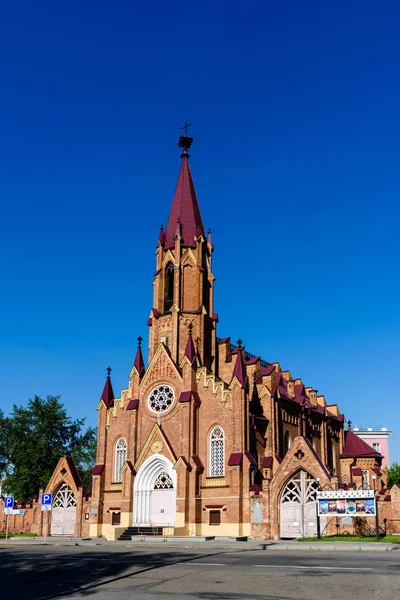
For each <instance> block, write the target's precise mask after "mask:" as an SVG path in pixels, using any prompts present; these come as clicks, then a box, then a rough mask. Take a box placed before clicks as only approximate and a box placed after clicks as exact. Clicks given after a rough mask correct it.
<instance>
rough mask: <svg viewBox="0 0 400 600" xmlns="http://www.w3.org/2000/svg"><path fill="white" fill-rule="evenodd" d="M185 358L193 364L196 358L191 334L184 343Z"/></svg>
mask: <svg viewBox="0 0 400 600" xmlns="http://www.w3.org/2000/svg"><path fill="white" fill-rule="evenodd" d="M185 356H186V357H187V358H188V359H189V361H190V362H191V363H192V364H193V363H194V361H195V358H196V349H195V347H194V343H193V337H192V334H191V333H189V337H188V341H187V343H186V349H185Z"/></svg>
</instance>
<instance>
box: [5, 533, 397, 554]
mask: <svg viewBox="0 0 400 600" xmlns="http://www.w3.org/2000/svg"><path fill="white" fill-rule="evenodd" d="M43 545H44V544H43V538H39V537H38V538H9V540H8V542H6V541H5V540H0V546H2V547H4V546H8V547H14V548H15V547H17V546H18V547H22V546H25V547H26V546H43ZM46 546H86V547H91V546H107V547H108V548H112V547H118V548H123V547H125V548H146V547H148V548H149V547H154V548H157V547H158V548H160V546H162V547H164V548H166V547H168V548H172V547H174V548H185V549H186V548H191V549H192V548H202V549H204V548H208V549H215V550H220V549H230V550H233V549H235V550H236V549H239V548H240V550H246V551H251V550H266V551H268V552H280V551H281V552H282V551H286V552H288V551H289V552H393V551H395V550H399V549H400V545H399V544H384V543H382V542H376V543H374V542H372V543H371V542H363V543H357V542H335V543H329V542H325V543H320V544H319V543H317V542H309V543H307V542H280V541H276V542H274V541H265V542H263V541H260V540H257V541H256V540H248V541H243V540H240V539H239V540H236V539H229V538H227V539H223V540H207V539H206V538H194V537H193V538H180V539H179V540H178V539H176V538H173V537H170V538H157V539H155V538H150V539H149V538H148V537H143V538H140V537H139V536H138V537H137V539H134V540H132V541H131V542H129V541H124V542H111V541H107V540H103V539H81V538H71V539H63V538H58V539H57V538H47V540H46Z"/></svg>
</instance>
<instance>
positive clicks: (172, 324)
mask: <svg viewBox="0 0 400 600" xmlns="http://www.w3.org/2000/svg"><path fill="white" fill-rule="evenodd" d="M191 143H192V139H191V138H189V137H187V136H186V135H185V136H182V137H181V138H180V141H179V145H180V147H181V148H182V155H181V159H182V163H181V168H180V173H179V177H178V182H177V186H176V190H175V194H174V197H173V201H172V206H171V209H170V214H169V219H168V222H167V226H166V228H165V230H164V228H163V227H161V231H160V234H159V238H158V243H157V249H156V273H155V277H154V281H153V306H152V308H151V311H150V315H149V319H148V325H149V329H150V334H149V347H148V366H147V368H146V367H145V365H144V359H143V355H142V348H141V339H139V344H138V348H137V352H136V357H135V360H134V364H133V367H132V370H131V372H130V380H129V385H128V386H127V388H126V389H124V390H122V392H121V394H120V396H119V397H118V398H117V397H115V396H114V392H113V389H112V384H111V378H110V374H109V375H108V377H107V380H106V383H105V386H104V390H103V393H102V396H101V400H100V404H99V405H98V411H99V421H98V432H99V433H98V451H97V465H96V467H95V469H94V471H93V495H92V499H91V502H92V508H93V516H92V517H91V521H92V522H91V525H90V534H91V535H103V536H105V537H107V538H111V539H115V538H116V537H118V535H119V533H120V532H121V531H123V530H124V529H125V528H128V527H136V528H138V529H139V530H140V528H142V530H143V531H145V530H146V528H148V527H158V528H162V529H163V531H164V533H167V534H171V535H229V536H246V535H263V536H265V537H274V536H282V537H300V536H304V535H314V534H316V531H317V524H316V507H315V497H316V491H317V489H318V488H319V487H324V486H333V487H335V486H336V487H337V486H338V485H339V484H341V485H347V484H351V485H353V483H357V477H360V475H359V473H360V467H359V466H358V467H357V470H356V471H354V469H355V468H356V467H355V465H356V464H357V458H356V457H351V459H350V458H349V459H347V460H346V459H345V458H344V456H345V455H346V444H345V431H344V417H343V414H341V412H340V410H339V408H338V406H337V405H329V404H328V403H327V402H326V400H325V398H324V396H322V395H319V394H318V393H317V391H316V390H314V389H313V388H312V387H306V385H305V384H304V383H303V382H302V380H301V379H299V378H293V377H292V375H291V373H290V372H289V371H287V370H283V369H282V368H281V366H280V365H279V364H278V363H273V364H270V363H268V362H266V361H264V360H262V358H261V357H259V356H254V355H251V354H249V353H248V352H247V351H246V348H245V347H244V346H243V343H242V342H241V340H239V341H238V342H237V343H236V344H233V343H232V341H231V339H230V338H228V337H225V338H222V339H221V338H218V336H217V325H218V315H217V313H216V312H215V308H214V275H213V271H212V257H213V252H214V246H213V242H212V239H211V233H210V232H208V234H206V232H205V229H204V225H203V221H202V217H201V212H200V208H199V204H198V200H197V197H196V192H195V187H194V183H193V178H192V174H191V170H190V166H189V148H190V145H191ZM353 435H354V434H352V433H351V432H348V433H346V436H350V438H351V437H352V436H353ZM348 441H350V440H348ZM347 446H349V444H347ZM362 450H363V452H361V453H364V454H365V455H366V456H365V457H364V459H363V460H364V463H363V467H364V468H362V469H361V471H362V472H364V471H366V470H367V471H368V477H370V476H372V474H373V471H372V470H371V469H374V468H375V469H377V470H378V471H379V464H380V455H379V454H378V453H376V452H374V451H373V450H372V449H371V448H369V447H368V446H367V448H363V449H362ZM358 460H361V457H358ZM378 471H377V472H378ZM379 473H381V471H379ZM357 474H358V475H357ZM380 476H382V473H381V475H380ZM365 477H366V475H365V474H364V478H365ZM358 483H360V484H361V481H360V482H358Z"/></svg>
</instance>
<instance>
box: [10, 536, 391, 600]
mask: <svg viewBox="0 0 400 600" xmlns="http://www.w3.org/2000/svg"><path fill="white" fill-rule="evenodd" d="M399 581H400V551H394V552H371V553H369V552H356V553H352V552H338V551H336V552H334V553H328V552H325V551H322V552H317V553H316V552H304V551H297V552H292V551H282V552H276V551H275V552H271V551H270V552H268V550H247V549H245V548H243V549H241V548H240V549H232V550H231V549H228V550H217V549H214V550H211V549H210V550H207V549H203V548H202V549H196V548H193V549H189V548H182V549H181V548H158V547H152V548H146V549H142V548H140V549H138V548H136V547H135V546H131V547H129V546H125V547H116V546H112V547H110V546H99V547H97V546H90V547H82V546H80V547H74V546H58V547H57V546H31V547H5V546H1V547H0V598H1V600H20V599H21V600H48V599H57V598H68V599H74V598H94V599H96V600H120V599H124V600H131V599H135V600H155V599H160V598H161V599H163V600H194V599H201V600H211V599H214V598H215V599H219V600H276V599H279V600H292V599H293V600H303V599H304V600H314V599H318V600H319V599H326V600H341V599H346V600H347V599H351V600H361V599H362V600H375V599H376V600H378V599H379V600H386V599H390V600H396V599H397V598H400V591H399V589H400V588H399V584H398V582H399Z"/></svg>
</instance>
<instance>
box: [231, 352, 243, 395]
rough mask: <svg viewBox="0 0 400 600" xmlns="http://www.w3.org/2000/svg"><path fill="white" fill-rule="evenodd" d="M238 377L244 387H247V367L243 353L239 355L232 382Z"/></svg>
mask: <svg viewBox="0 0 400 600" xmlns="http://www.w3.org/2000/svg"><path fill="white" fill-rule="evenodd" d="M235 377H236V379H237V380H238V381H239V383H240V384H241V385H242V387H245V385H246V383H247V374H246V367H245V365H244V361H243V354H242V352H241V351H239V352H238V353H237V357H236V362H235V366H234V368H233V373H232V380H233V379H234V378H235Z"/></svg>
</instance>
